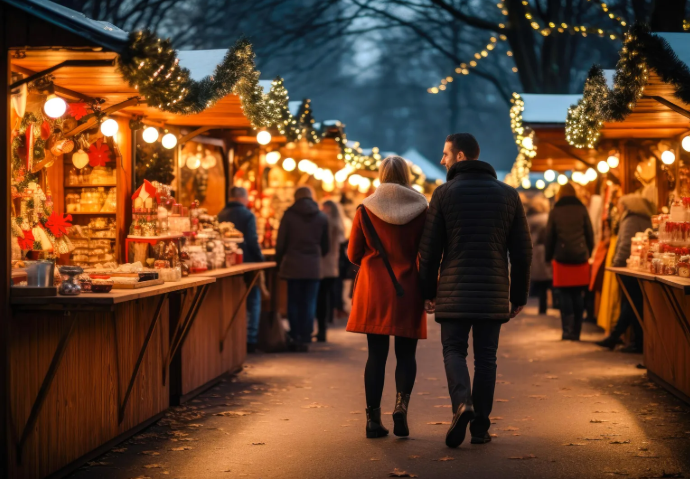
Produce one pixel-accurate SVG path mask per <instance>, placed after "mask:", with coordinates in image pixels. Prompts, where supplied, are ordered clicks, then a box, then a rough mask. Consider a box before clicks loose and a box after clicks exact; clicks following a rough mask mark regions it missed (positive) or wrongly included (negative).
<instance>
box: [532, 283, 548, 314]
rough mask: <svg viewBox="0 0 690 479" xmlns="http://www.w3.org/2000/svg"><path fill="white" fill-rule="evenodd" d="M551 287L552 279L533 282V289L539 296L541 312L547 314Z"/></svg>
mask: <svg viewBox="0 0 690 479" xmlns="http://www.w3.org/2000/svg"><path fill="white" fill-rule="evenodd" d="M549 289H551V280H550V279H547V280H546V281H534V282H533V283H532V291H533V293H534V294H536V295H537V296H538V297H539V314H546V310H547V308H548V304H547V303H548V299H549Z"/></svg>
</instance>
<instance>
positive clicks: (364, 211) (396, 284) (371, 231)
mask: <svg viewBox="0 0 690 479" xmlns="http://www.w3.org/2000/svg"><path fill="white" fill-rule="evenodd" d="M359 208H360V209H361V211H362V219H363V220H364V227H365V228H366V229H367V231H368V232H369V236H371V239H372V240H374V248H376V251H378V253H379V254H380V255H381V259H383V264H385V265H386V269H387V270H388V275H389V276H390V277H391V281H393V286H394V287H395V294H397V295H398V296H404V295H405V290H403V287H402V285H401V284H400V283H399V282H398V278H396V277H395V273H394V272H393V267H392V266H391V263H390V261H388V253H386V250H385V249H384V247H383V244H381V239H380V238H379V235H378V233H376V228H374V225H373V224H372V223H371V218H369V214H368V213H367V209H366V208H365V207H364V205H359Z"/></svg>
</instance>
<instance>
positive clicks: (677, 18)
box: [649, 0, 687, 32]
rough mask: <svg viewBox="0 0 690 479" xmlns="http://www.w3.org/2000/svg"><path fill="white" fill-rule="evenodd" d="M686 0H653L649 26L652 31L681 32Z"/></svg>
mask: <svg viewBox="0 0 690 479" xmlns="http://www.w3.org/2000/svg"><path fill="white" fill-rule="evenodd" d="M686 3H687V0H655V1H654V7H653V8H652V17H651V19H650V20H649V26H650V27H651V28H652V31H654V32H682V31H683V19H684V18H685V4H686Z"/></svg>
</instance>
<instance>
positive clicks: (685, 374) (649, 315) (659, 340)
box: [641, 281, 690, 396]
mask: <svg viewBox="0 0 690 479" xmlns="http://www.w3.org/2000/svg"><path fill="white" fill-rule="evenodd" d="M641 283H642V286H643V287H644V289H645V293H646V294H647V297H648V298H649V302H647V301H645V305H644V316H643V317H644V322H645V336H644V359H645V365H646V366H647V368H648V370H649V371H651V372H653V373H654V374H656V375H657V376H659V377H660V378H661V379H663V380H664V381H666V382H667V383H669V384H671V385H672V386H673V387H675V388H676V389H678V390H680V391H681V392H683V393H684V394H685V395H686V396H690V368H688V364H690V341H688V338H687V336H686V335H685V333H684V331H683V328H682V327H681V324H680V322H679V321H680V319H679V318H677V317H676V315H675V312H674V311H673V308H672V306H671V304H670V302H669V301H668V298H667V297H666V296H665V294H664V291H663V289H662V285H661V284H659V283H653V282H651V281H641ZM671 290H672V291H673V293H674V294H675V295H676V298H678V300H679V301H680V304H681V305H682V306H683V310H684V311H685V314H686V316H690V298H688V297H687V296H684V295H683V292H682V291H681V290H679V289H675V288H671Z"/></svg>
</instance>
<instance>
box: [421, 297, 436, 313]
mask: <svg viewBox="0 0 690 479" xmlns="http://www.w3.org/2000/svg"><path fill="white" fill-rule="evenodd" d="M424 311H426V312H427V313H429V314H433V313H435V312H436V300H435V299H427V300H426V301H424Z"/></svg>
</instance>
